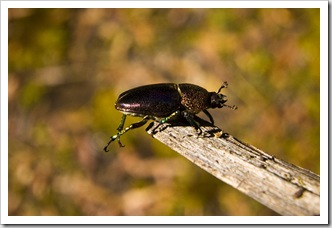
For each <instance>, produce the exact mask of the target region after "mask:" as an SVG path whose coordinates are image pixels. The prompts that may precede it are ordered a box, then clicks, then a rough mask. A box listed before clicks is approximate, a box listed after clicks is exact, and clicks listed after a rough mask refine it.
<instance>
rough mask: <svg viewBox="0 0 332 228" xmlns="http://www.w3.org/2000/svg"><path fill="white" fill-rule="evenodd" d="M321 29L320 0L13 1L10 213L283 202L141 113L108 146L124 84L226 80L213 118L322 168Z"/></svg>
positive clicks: (254, 211)
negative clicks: (143, 120)
mask: <svg viewBox="0 0 332 228" xmlns="http://www.w3.org/2000/svg"><path fill="white" fill-rule="evenodd" d="M319 29H320V28H319V9H10V10H9V43H8V45H9V79H8V80H9V81H8V93H9V94H8V95H9V100H8V102H9V120H8V121H9V123H8V124H9V133H8V134H9V189H8V190H9V191H8V193H9V198H8V200H9V215H275V213H274V212H272V211H271V210H269V209H267V208H266V207H264V206H262V205H260V204H259V203H257V202H256V201H254V200H252V199H250V198H249V197H247V196H245V195H243V194H242V193H240V192H238V191H237V190H235V189H233V188H231V187H229V186H228V185H226V184H225V183H223V182H221V181H219V180H218V179H216V178H215V177H213V176H211V175H210V174H208V173H206V172H205V171H203V170H201V169H199V168H198V167H196V166H195V165H194V164H192V163H190V162H189V161H187V160H186V159H185V158H183V157H182V156H181V155H179V154H177V153H176V152H174V151H172V150H170V149H169V148H167V147H165V146H164V145H162V144H161V143H159V142H158V141H157V140H154V139H153V138H151V136H149V135H147V134H146V133H145V131H144V130H145V128H144V127H143V128H140V129H137V130H134V131H132V132H128V133H127V134H125V135H124V136H123V137H122V142H123V143H124V144H125V145H126V147H124V148H119V147H118V145H117V143H116V142H115V143H114V144H112V145H111V146H110V150H111V151H110V152H109V153H104V152H103V147H104V146H105V144H106V143H107V141H108V139H109V137H110V136H111V135H113V134H115V133H116V128H117V126H118V124H119V121H120V118H121V114H120V113H119V112H117V111H116V110H115V109H114V102H115V101H116V99H117V96H118V95H119V94H120V93H121V92H123V91H125V90H127V89H130V88H133V87H136V86H141V85H144V84H151V83H158V82H175V83H181V82H189V83H194V84H198V85H200V86H202V87H205V88H207V89H208V90H210V91H215V90H217V89H218V88H219V86H220V85H221V84H222V82H223V81H228V83H229V88H228V89H227V90H224V93H225V94H226V95H227V96H228V99H229V101H228V103H229V104H231V105H233V104H235V105H237V106H238V107H239V108H238V110H236V111H232V110H228V109H220V110H213V111H211V112H212V115H213V116H214V118H215V123H216V125H217V126H219V127H221V128H222V129H223V130H224V131H226V132H228V133H230V134H232V135H234V136H235V137H237V138H239V139H240V140H242V141H244V142H247V143H250V144H252V145H254V146H256V147H258V148H260V149H262V150H264V151H266V152H268V153H270V154H272V155H275V156H276V157H279V158H282V159H284V160H286V161H288V162H291V163H293V164H295V165H298V166H301V167H304V168H306V169H309V170H312V171H314V172H316V173H318V174H319V152H320V148H319V129H320V128H319V110H320V108H319V79H320V72H319V66H320V59H319ZM134 121H137V118H127V124H129V123H132V122H134Z"/></svg>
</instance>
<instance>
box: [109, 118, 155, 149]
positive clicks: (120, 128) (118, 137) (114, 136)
mask: <svg viewBox="0 0 332 228" xmlns="http://www.w3.org/2000/svg"><path fill="white" fill-rule="evenodd" d="M125 116H126V115H123V116H122V119H121V122H120V126H119V127H118V130H119V132H118V133H117V134H116V135H113V136H112V137H111V138H110V141H109V142H108V143H107V145H106V146H105V147H104V151H105V152H108V149H107V148H108V146H109V145H110V144H111V143H112V142H113V141H114V140H115V139H118V144H119V146H120V147H124V145H122V143H121V141H120V136H121V135H123V134H124V133H126V132H127V131H129V130H131V129H134V128H138V127H141V126H143V125H144V124H146V122H148V120H149V119H150V116H144V118H143V119H142V120H141V121H139V122H137V123H133V124H131V125H130V126H128V127H126V128H125V129H123V125H124V120H125V119H126V117H125Z"/></svg>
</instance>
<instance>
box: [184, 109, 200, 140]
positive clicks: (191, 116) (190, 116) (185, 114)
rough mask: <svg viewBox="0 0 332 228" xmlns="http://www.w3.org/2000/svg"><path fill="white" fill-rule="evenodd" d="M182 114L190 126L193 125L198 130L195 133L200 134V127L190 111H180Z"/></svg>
mask: <svg viewBox="0 0 332 228" xmlns="http://www.w3.org/2000/svg"><path fill="white" fill-rule="evenodd" d="M182 115H183V116H184V117H185V118H186V120H187V121H188V122H189V124H190V125H191V126H193V127H194V128H195V129H196V130H197V132H198V133H197V134H198V135H201V134H202V129H201V128H200V125H199V123H197V122H196V121H195V120H194V117H193V115H192V114H190V113H188V112H186V111H184V112H182Z"/></svg>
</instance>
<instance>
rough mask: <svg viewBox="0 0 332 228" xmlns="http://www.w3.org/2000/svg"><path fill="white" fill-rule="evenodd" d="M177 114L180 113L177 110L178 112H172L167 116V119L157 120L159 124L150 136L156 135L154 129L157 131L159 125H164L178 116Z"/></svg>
mask: <svg viewBox="0 0 332 228" xmlns="http://www.w3.org/2000/svg"><path fill="white" fill-rule="evenodd" d="M179 114H180V111H179V110H178V111H175V112H173V113H172V114H171V115H169V116H167V117H165V118H163V119H161V120H159V124H158V125H157V126H156V127H155V128H154V129H153V130H152V134H155V133H156V129H157V128H158V127H159V126H160V125H162V124H164V123H166V122H167V121H168V120H170V119H172V118H173V117H174V116H177V115H179Z"/></svg>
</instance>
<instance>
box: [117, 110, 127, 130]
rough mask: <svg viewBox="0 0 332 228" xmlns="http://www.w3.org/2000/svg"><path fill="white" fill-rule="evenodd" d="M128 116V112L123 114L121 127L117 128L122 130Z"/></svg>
mask: <svg viewBox="0 0 332 228" xmlns="http://www.w3.org/2000/svg"><path fill="white" fill-rule="evenodd" d="M126 117H127V115H126V114H123V116H122V118H121V121H120V125H119V127H118V128H117V130H118V131H122V129H123V126H124V123H125V121H126Z"/></svg>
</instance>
